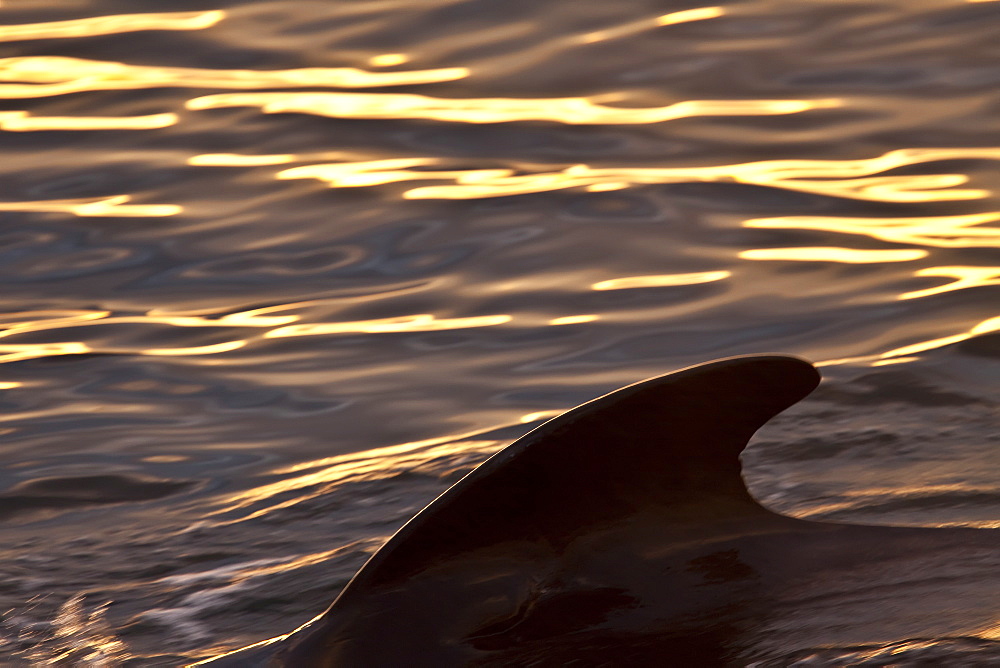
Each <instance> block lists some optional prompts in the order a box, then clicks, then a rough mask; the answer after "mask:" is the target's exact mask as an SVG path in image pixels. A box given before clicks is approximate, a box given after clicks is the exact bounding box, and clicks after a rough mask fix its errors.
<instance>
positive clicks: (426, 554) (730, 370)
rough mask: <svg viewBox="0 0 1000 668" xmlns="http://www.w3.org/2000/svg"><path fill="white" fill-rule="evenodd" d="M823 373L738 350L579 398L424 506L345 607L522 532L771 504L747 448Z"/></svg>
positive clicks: (574, 529)
mask: <svg viewBox="0 0 1000 668" xmlns="http://www.w3.org/2000/svg"><path fill="white" fill-rule="evenodd" d="M818 383H819V374H818V372H817V371H816V369H815V368H814V367H813V366H812V365H811V364H809V363H808V362H805V361H802V360H800V359H797V358H794V357H786V356H777V355H774V356H771V355H768V356H752V357H736V358H729V359H724V360H719V361H716V362H710V363H708V364H703V365H700V366H696V367H691V368H688V369H684V370H682V371H678V372H675V373H672V374H668V375H665V376H660V377H657V378H652V379H650V380H646V381H643V382H640V383H637V384H635V385H631V386H628V387H625V388H622V389H620V390H617V391H615V392H612V393H610V394H607V395H605V396H603V397H600V398H598V399H595V400H593V401H590V402H588V403H586V404H583V405H581V406H579V407H577V408H574V409H573V410H570V411H568V412H566V413H564V414H562V415H560V416H559V417H556V418H554V419H552V420H550V421H549V422H546V423H545V424H543V425H541V426H540V427H538V428H537V429H535V430H534V431H532V432H530V433H528V434H526V435H525V436H523V437H522V438H520V439H518V440H517V441H515V442H514V443H513V444H511V445H510V446H508V447H507V448H505V449H504V450H502V451H500V452H498V453H497V454H496V455H494V456H493V457H491V458H490V459H489V460H487V461H486V462H485V463H483V464H482V465H481V466H479V467H478V468H477V469H476V470H474V471H473V472H471V473H470V474H469V475H467V476H466V477H465V478H463V479H462V480H461V481H459V482H458V483H456V484H455V485H454V486H453V487H451V488H450V489H449V490H448V491H446V492H445V493H444V494H442V495H441V496H440V497H438V498H437V499H436V500H435V501H434V502H432V503H431V504H430V505H429V506H427V507H426V508H425V509H424V510H423V511H421V512H420V513H419V514H418V515H416V516H415V517H414V518H413V519H412V520H411V521H410V522H409V523H407V524H406V525H405V526H404V527H403V528H402V529H400V530H399V532H397V533H396V534H395V535H394V536H393V537H392V538H391V539H390V540H389V541H388V542H387V543H386V544H385V545H384V546H383V547H382V548H381V549H380V550H379V551H378V552H377V553H376V554H375V555H374V556H373V557H372V558H371V559H370V560H369V562H368V563H367V564H366V565H365V566H364V567H363V568H362V569H361V571H359V573H358V574H357V575H356V576H355V578H354V579H353V580H352V581H351V583H350V584H349V585H348V586H347V588H346V589H345V590H344V592H343V593H342V594H341V597H340V598H339V599H338V601H337V602H335V603H334V606H337V605H338V603H341V604H343V603H346V600H347V599H351V598H353V597H354V596H355V595H360V596H363V595H364V594H365V590H366V589H368V588H370V587H373V586H382V585H387V584H389V585H391V583H392V582H395V581H403V580H405V579H406V578H407V577H408V576H409V575H411V574H412V573H416V572H420V571H422V570H425V569H426V568H428V567H430V566H431V565H433V564H435V563H441V562H442V561H447V560H448V559H449V558H450V557H454V556H457V555H460V554H463V553H469V552H473V551H476V550H479V549H482V548H487V547H490V546H492V545H497V544H501V543H504V542H509V541H519V540H529V541H536V542H537V541H543V542H546V543H547V544H550V545H552V546H553V548H555V549H559V547H560V544H561V543H563V542H566V541H568V540H571V539H572V537H573V536H575V535H578V533H579V532H580V531H581V530H586V529H587V528H592V527H594V526H595V525H599V524H601V523H614V522H617V521H621V520H622V519H623V518H627V517H628V516H630V515H632V514H635V513H637V512H641V511H643V510H648V509H650V508H653V509H657V510H658V511H660V512H662V513H664V514H665V516H666V517H668V518H669V517H673V518H675V519H676V521H678V522H681V521H687V522H700V523H704V522H706V521H712V520H713V519H718V518H719V517H722V516H724V517H727V518H732V517H734V516H736V517H738V516H740V515H745V514H764V513H767V514H770V512H769V511H767V510H765V509H763V508H762V507H761V506H759V505H758V504H757V503H756V502H755V501H754V500H753V498H752V497H751V496H750V494H749V492H747V490H746V487H745V485H744V483H743V480H742V477H741V475H740V462H739V454H740V452H741V451H742V450H743V448H744V446H745V445H746V443H747V441H748V440H749V439H750V437H751V436H752V435H753V433H754V432H755V431H757V429H758V428H760V427H761V426H762V425H763V424H764V423H765V422H767V421H768V420H769V419H770V418H772V417H773V416H775V415H776V414H778V413H780V412H781V411H782V410H784V409H785V408H787V407H789V406H791V405H792V404H794V403H796V402H797V401H799V400H800V399H802V398H803V397H805V396H806V395H807V394H809V393H810V392H811V391H812V390H813V389H814V388H815V387H816V386H817V384H818Z"/></svg>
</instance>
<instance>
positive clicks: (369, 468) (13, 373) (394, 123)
mask: <svg viewBox="0 0 1000 668" xmlns="http://www.w3.org/2000/svg"><path fill="white" fill-rule="evenodd" d="M998 33H1000V2H995V1H978V2H972V1H970V2H964V1H959V0H883V1H881V2H867V1H866V2H861V1H852V0H829V1H822V0H813V1H810V2H795V1H792V0H787V1H781V0H773V1H771V0H746V1H734V2H719V3H717V4H714V5H711V6H703V5H699V4H697V3H693V2H688V1H678V2H673V1H671V2H652V1H649V0H618V1H617V2H613V3H609V2H595V1H593V0H548V1H547V2H537V1H534V2H522V1H521V0H505V1H503V2H495V1H494V2H489V1H486V0H450V1H449V0H407V1H401V0H368V1H360V0H354V1H346V0H341V1H340V2H318V1H315V0H285V1H283V2H274V1H266V0H260V1H254V0H214V1H209V2H187V1H184V0H175V1H172V2H156V1H154V0H128V1H125V0H90V1H84V0H3V2H0V156H2V161H0V285H2V287H3V290H2V292H0V304H2V312H0V327H2V329H0V402H2V407H3V411H2V413H0V421H2V424H0V454H2V465H0V519H2V521H3V541H2V546H0V554H2V559H0V612H3V613H4V615H3V618H2V621H0V655H2V656H3V665H5V666H6V665H10V666H31V665H50V664H51V665H71V666H109V667H110V666H124V665H128V666H132V665H137V666H177V665H182V664H184V663H185V662H187V661H191V660H196V659H198V658H203V657H206V656H211V655H212V654H214V653H216V652H218V651H222V650H226V649H231V648H235V647H238V646H240V645H242V644H245V643H248V642H253V641H256V640H260V639H263V638H266V637H270V636H272V635H275V634H277V633H282V632H286V631H290V630H291V629H293V628H294V627H296V626H298V625H299V624H301V623H302V622H304V621H306V620H307V619H309V618H311V617H312V616H314V615H315V614H316V613H318V612H319V611H320V610H322V609H323V608H324V607H325V606H326V605H327V604H328V603H329V602H330V601H331V600H332V599H333V597H334V596H335V595H336V593H337V591H339V589H340V588H341V587H342V586H343V585H344V584H345V583H346V581H347V579H348V578H349V577H350V576H351V575H352V574H353V573H354V571H355V570H356V569H357V568H358V567H359V566H360V564H361V563H363V561H364V559H365V558H367V556H368V555H370V554H371V552H372V551H373V550H374V549H376V548H377V547H378V545H379V544H380V543H381V542H382V541H383V540H384V539H385V538H386V537H387V536H389V535H390V534H391V533H392V532H393V531H394V530H395V529H396V528H398V527H399V526H400V525H401V524H402V523H403V522H404V521H405V520H406V519H408V518H409V517H410V516H411V515H412V514H413V513H415V512H416V511H417V510H419V509H420V508H421V507H422V506H423V505H425V504H426V503H427V502H429V501H430V500H431V499H433V498H434V496H435V495H436V494H438V493H439V492H441V491H442V490H443V489H445V488H446V487H447V486H448V485H449V484H450V483H452V482H454V481H455V480H457V479H458V477H460V476H461V475H463V474H464V473H465V472H467V471H468V470H470V469H471V468H472V467H473V466H475V465H476V464H477V463H478V462H480V461H482V460H483V459H484V458H486V457H487V456H489V455H490V454H491V453H493V452H495V451H497V450H498V449H500V448H501V447H503V446H504V445H506V444H507V443H509V442H510V441H511V440H512V439H513V438H515V437H517V436H518V435H520V434H521V433H524V432H525V431H527V430H528V429H530V428H532V427H533V426H536V425H537V424H539V423H540V422H541V421H543V420H545V419H547V418H549V417H552V416H554V415H557V414H558V413H559V412H561V411H563V410H565V409H567V408H570V407H572V406H574V405H575V404H578V403H580V402H582V401H585V400H588V399H591V398H593V397H595V396H598V395H600V394H603V393H605V392H607V391H610V390H612V389H615V388H617V387H619V386H621V385H625V384H628V383H631V382H635V381H638V380H641V379H643V378H646V377H650V376H654V375H657V374H661V373H666V372H669V371H672V370H675V369H678V368H681V367H684V366H688V365H691V364H695V363H698V362H702V361H706V360H709V359H714V358H718V357H724V356H729V355H736V354H745V353H760V352H782V353H791V354H796V355H800V356H803V357H805V358H807V359H810V360H812V361H814V362H815V363H817V364H819V365H820V366H821V368H822V370H823V373H824V375H825V376H826V378H827V380H826V382H825V383H824V385H823V386H821V388H820V389H819V390H818V391H817V393H816V394H815V395H814V396H813V397H811V398H809V399H807V400H806V401H805V402H803V403H802V404H800V405H799V406H797V407H795V408H794V409H792V410H791V411H790V412H789V413H788V414H787V415H786V416H782V417H780V418H778V419H777V420H776V421H775V422H774V424H773V425H771V426H768V427H766V428H765V429H764V430H762V432H761V433H760V435H759V436H758V437H757V439H756V440H755V442H754V443H753V444H752V446H751V449H750V450H749V451H748V453H747V455H746V458H745V463H746V465H747V476H748V479H749V481H750V483H751V486H752V489H753V490H754V492H755V493H756V494H757V495H758V497H759V498H760V499H761V500H762V501H764V502H765V503H767V504H768V505H769V506H770V507H772V508H775V509H777V510H780V511H782V512H786V513H789V514H794V515H799V516H804V517H813V518H828V519H836V520H838V521H857V522H870V523H883V524H886V523H891V524H906V525H915V526H946V525H947V526H952V525H962V526H978V527H983V528H990V527H993V528H995V527H998V526H1000V476H998V473H1000V448H998V445H1000V420H998V419H997V418H998V410H997V406H998V401H1000V396H998V394H1000V392H998V386H1000V382H998V379H1000V308H998V307H1000V287H998V286H1000V225H998V221H1000V202H998V190H1000V170H998V166H1000V143H998V138H1000V132H998V130H1000V121H998V118H1000V117H998V111H1000V41H998V40H997V35H998ZM998 624H1000V613H998ZM814 641H815V642H814V644H815V649H814V650H803V649H801V648H799V649H797V650H796V653H795V654H794V656H792V655H791V654H789V655H788V656H786V657H784V658H783V657H782V656H781V655H780V652H779V653H778V654H776V655H775V657H773V660H774V661H776V662H778V663H776V664H775V665H793V664H794V665H810V666H816V665H831V666H832V665H886V662H887V661H895V662H896V664H894V665H916V663H912V664H907V663H905V662H906V661H912V662H919V661H921V660H923V661H938V662H951V663H952V664H953V665H996V663H993V662H994V661H996V660H997V657H998V656H1000V649H998V645H1000V626H993V627H989V628H970V629H968V632H967V633H966V634H964V635H962V636H961V637H952V638H948V639H936V640H935V639H923V640H922V641H921V642H919V643H918V642H915V641H912V639H906V638H900V639H899V643H898V644H896V645H892V646H884V647H837V646H832V647H831V646H829V644H825V643H824V640H823V638H815V639H814ZM794 662H798V663H794ZM852 662H853V663H852ZM865 662H867V663H865Z"/></svg>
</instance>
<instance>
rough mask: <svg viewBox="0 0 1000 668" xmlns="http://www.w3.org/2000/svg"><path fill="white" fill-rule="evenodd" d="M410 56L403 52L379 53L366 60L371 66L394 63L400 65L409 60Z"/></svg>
mask: <svg viewBox="0 0 1000 668" xmlns="http://www.w3.org/2000/svg"><path fill="white" fill-rule="evenodd" d="M409 60H410V57H409V56H407V55H406V54H405V53H381V54H379V55H377V56H372V57H371V58H370V59H369V60H368V64H369V65H371V66H372V67H395V66H396V65H402V64H404V63H407V62H409Z"/></svg>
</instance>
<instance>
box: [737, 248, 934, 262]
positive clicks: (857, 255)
mask: <svg viewBox="0 0 1000 668" xmlns="http://www.w3.org/2000/svg"><path fill="white" fill-rule="evenodd" d="M929 254H930V253H929V252H928V251H926V250H922V249H919V248H900V249H890V250H861V249H858V248H829V247H819V248H812V247H802V248H754V249H750V250H744V251H740V252H739V253H737V257H739V258H740V259H743V260H783V261H798V262H843V263H846V264H870V263H880V262H910V261H912V260H919V259H921V258H925V257H927V256H928V255H929Z"/></svg>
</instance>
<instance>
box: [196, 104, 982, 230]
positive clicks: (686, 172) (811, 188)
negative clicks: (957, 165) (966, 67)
mask: <svg viewBox="0 0 1000 668" xmlns="http://www.w3.org/2000/svg"><path fill="white" fill-rule="evenodd" d="M263 95H278V96H284V95H286V94H284V93H276V94H263ZM290 95H296V96H297V95H298V94H290ZM316 95H322V96H326V95H335V96H336V95H339V94H336V93H321V94H316ZM356 95H364V94H361V93H358V94H356ZM212 97H215V98H217V97H219V96H212ZM223 97H228V96H223ZM237 97H243V96H242V95H240V96H237ZM251 97H258V96H256V95H251ZM386 97H390V96H388V95H371V96H368V97H367V98H366V99H368V100H370V101H372V102H375V101H376V100H377V101H378V102H377V103H378V104H380V105H381V104H383V103H385V102H386V100H385V98H386ZM415 97H420V96H415ZM199 99H201V100H205V99H206V98H199ZM422 99H424V100H430V99H431V98H422ZM354 101H358V100H354ZM437 101H438V102H443V100H440V99H439V100H437ZM327 102H328V100H326V99H325V98H324V102H323V103H324V104H326V103H327ZM466 102H468V101H462V104H465V103H466ZM483 102H486V100H476V101H475V103H476V104H477V105H478V104H480V103H483ZM518 102H519V106H520V107H521V110H520V111H523V112H525V115H524V116H523V117H522V118H520V119H519V120H527V119H528V118H529V117H530V118H538V117H542V116H545V115H548V116H549V117H550V118H549V120H551V119H554V118H557V117H562V116H564V115H566V114H568V115H566V116H565V118H562V120H563V121H564V122H567V123H586V122H590V121H591V120H594V118H595V117H594V116H593V115H588V114H590V112H589V111H586V112H585V113H582V114H580V115H574V114H575V112H574V111H573V110H571V109H569V108H565V109H558V108H551V109H539V110H537V113H535V112H528V111H527V107H530V106H531V104H534V103H539V104H541V103H543V102H551V100H549V101H545V100H519V101H518ZM758 102H760V101H758ZM764 102H766V101H764ZM771 102H775V101H771ZM528 103H531V104H528ZM678 104H685V103H678ZM265 106H266V105H265ZM461 106H462V105H458V107H455V108H447V109H436V110H434V113H433V114H429V115H428V116H427V117H428V118H430V117H434V118H438V119H441V118H443V117H446V116H447V117H449V120H457V119H464V120H465V121H467V122H473V123H475V122H488V121H487V120H485V118H487V117H489V116H491V115H492V116H493V118H494V120H499V117H500V116H505V115H507V113H508V112H510V113H511V114H514V110H513V108H511V109H507V110H503V109H492V110H489V109H487V108H486V107H484V108H483V109H482V110H481V111H482V113H483V114H484V115H483V116H480V115H479V112H480V110H478V109H475V108H472V107H471V106H470V109H468V110H463V109H462V108H461ZM472 106H474V105H472ZM673 106H676V105H673ZM276 109H277V107H275V108H273V109H272V111H274V110H276ZM606 109H609V110H614V113H615V114H619V113H620V114H622V115H625V116H628V115H630V114H632V113H633V112H636V111H637V110H635V109H627V108H617V107H607V108H606ZM265 111H267V109H266V108H265ZM428 111H429V110H428ZM646 111H649V110H646ZM689 111H692V113H693V111H694V110H693V109H690V110H689ZM702 111H706V110H704V109H703V110H702ZM734 112H735V108H734ZM340 113H343V114H353V113H354V112H352V111H351V110H350V109H349V108H348V107H343V108H340ZM357 113H358V115H359V116H358V117H362V116H363V117H368V113H367V112H362V111H360V110H359V111H358V112H357ZM387 113H388V112H387ZM392 113H396V112H395V111H394V112H392ZM609 113H611V112H609ZM789 113H792V112H789ZM403 115H404V116H405V115H406V114H405V113H404V114H403ZM574 119H575V120H574ZM588 119H589V120H588ZM507 120H514V119H513V118H507ZM634 122H642V121H639V120H634ZM650 122H656V121H650ZM339 157H340V158H341V159H340V160H339V161H338V162H332V163H320V164H312V165H302V166H299V167H293V168H290V169H286V170H282V171H281V172H279V173H278V174H277V178H279V179H298V178H312V179H317V180H320V181H324V182H326V183H327V184H328V185H329V186H330V187H333V188H337V187H363V186H375V185H383V184H386V183H398V182H405V181H450V182H451V183H448V184H445V185H431V186H423V187H417V188H413V189H410V190H408V191H406V192H404V193H403V197H405V198H407V199H478V198H485V197H502V196H510V195H522V194H528V193H540V192H549V191H555V190H565V189H568V188H584V189H587V190H591V191H599V190H617V189H621V188H623V187H628V186H630V185H642V184H667V183H695V182H703V183H711V182H715V183H744V184H750V185H759V186H767V187H773V188H783V189H786V190H792V191H798V192H806V193H812V194H817V195H825V196H829V197H837V198H845V199H856V200H867V201H879V202H892V203H919V202H945V201H962V200H969V199H982V198H985V197H987V196H989V195H990V194H991V193H990V191H988V190H985V189H981V188H966V189H961V188H956V187H955V186H960V185H963V184H965V183H966V182H967V181H968V177H967V176H965V175H959V174H931V175H927V174H923V175H888V176H885V175H883V176H872V175H874V174H878V173H879V172H883V171H886V170H891V169H896V168H899V167H904V166H910V165H917V164H923V163H927V162H933V161H937V160H952V159H962V158H967V159H976V158H988V157H992V158H1000V149H912V150H911V149H903V150H897V151H890V152H889V153H886V154H884V155H881V156H877V157H875V158H870V159H862V160H766V161H762V162H750V163H741V164H734V165H719V166H707V167H664V168H656V167H634V168H630V167H591V166H589V165H585V164H577V165H570V166H568V167H565V168H563V169H560V170H557V171H538V172H531V173H518V172H517V170H515V169H511V168H495V169H472V170H469V169H449V166H448V164H447V161H446V160H444V159H442V158H425V157H409V158H390V159H380V160H363V159H362V160H351V159H348V157H347V156H339ZM254 159H255V156H237V157H228V156H219V155H212V156H197V157H196V158H193V159H192V163H191V164H212V165H226V164H229V165H233V166H243V165H245V164H253V160H254ZM260 159H261V161H262V162H268V161H270V160H274V162H275V163H277V164H284V163H287V162H288V161H289V160H288V156H287V155H280V156H262V157H261V158H260ZM294 159H296V160H297V159H305V156H301V157H295V158H294ZM859 174H865V175H868V176H866V177H863V178H858V175H859ZM998 217H1000V216H998V214H996V213H991V214H969V215H964V216H950V217H934V218H933V219H921V218H902V219H867V218H856V219H849V218H824V217H810V216H795V217H788V218H783V219H757V220H754V221H747V223H746V225H747V226H748V227H765V226H773V227H778V226H781V225H780V221H782V220H786V221H793V224H795V225H797V224H799V223H801V222H803V221H805V222H808V221H816V222H817V224H818V223H821V222H823V221H850V220H855V221H860V222H862V223H864V224H879V221H883V223H884V224H886V225H889V224H891V223H892V221H897V224H895V225H893V226H894V227H898V224H901V223H905V222H908V223H910V224H917V225H919V224H923V222H926V221H928V220H930V221H932V222H934V225H935V227H938V228H940V226H941V225H940V223H941V222H943V221H948V223H949V224H952V225H954V226H957V227H962V228H968V227H974V226H976V225H978V224H980V223H982V222H990V221H993V220H996V219H997V218H998ZM830 224H831V225H838V226H840V225H842V224H841V223H840V222H831V223H830ZM815 229H821V228H815ZM968 234H970V235H995V234H996V232H995V231H994V232H984V231H981V230H980V231H972V232H968Z"/></svg>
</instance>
